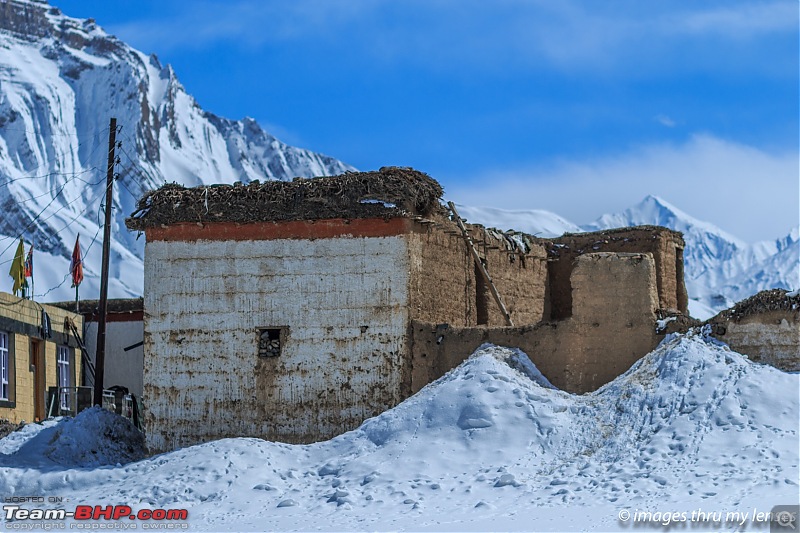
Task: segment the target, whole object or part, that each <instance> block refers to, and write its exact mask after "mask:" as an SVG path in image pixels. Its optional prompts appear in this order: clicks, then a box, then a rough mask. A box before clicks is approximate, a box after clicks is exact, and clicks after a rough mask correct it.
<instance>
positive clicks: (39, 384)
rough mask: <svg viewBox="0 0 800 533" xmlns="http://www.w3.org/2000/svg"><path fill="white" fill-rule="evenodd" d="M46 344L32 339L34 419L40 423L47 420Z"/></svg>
mask: <svg viewBox="0 0 800 533" xmlns="http://www.w3.org/2000/svg"><path fill="white" fill-rule="evenodd" d="M44 361H45V360H44V342H42V341H40V340H35V339H31V370H32V371H33V419H34V421H35V422H40V421H42V420H44V419H45V408H46V405H45V404H46V401H47V399H46V396H45V384H46V368H45V363H44Z"/></svg>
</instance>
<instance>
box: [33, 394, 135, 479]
mask: <svg viewBox="0 0 800 533" xmlns="http://www.w3.org/2000/svg"><path fill="white" fill-rule="evenodd" d="M44 453H45V455H46V456H47V457H49V458H50V459H52V460H53V461H55V462H57V463H59V464H61V465H64V466H81V467H89V466H103V465H114V464H125V463H130V462H132V461H138V460H139V459H142V458H143V457H145V456H146V455H147V451H146V448H145V444H144V435H143V434H142V433H141V432H140V431H139V430H138V429H136V427H134V425H133V424H131V422H130V420H128V419H127V418H123V417H121V416H119V415H117V414H115V413H112V412H111V411H108V410H107V409H102V408H100V407H98V406H94V407H91V408H89V409H86V410H84V411H82V412H80V413H79V414H78V416H76V417H75V418H72V419H69V418H68V419H64V420H63V421H62V423H61V424H59V425H58V427H57V429H56V431H55V433H54V435H53V437H52V440H51V441H50V443H49V445H48V447H47V448H46V449H45V451H44Z"/></svg>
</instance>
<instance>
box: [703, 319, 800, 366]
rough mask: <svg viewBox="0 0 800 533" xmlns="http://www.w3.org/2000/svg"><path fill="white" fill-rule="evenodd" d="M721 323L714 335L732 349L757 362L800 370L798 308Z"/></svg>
mask: <svg viewBox="0 0 800 533" xmlns="http://www.w3.org/2000/svg"><path fill="white" fill-rule="evenodd" d="M721 325H722V326H723V327H724V329H720V327H719V326H720V325H717V328H716V329H717V332H718V333H717V335H716V336H717V338H718V339H719V340H721V341H722V342H724V343H726V344H727V345H728V346H730V347H731V349H732V350H734V351H736V352H739V353H742V354H745V355H747V356H748V357H749V358H750V359H751V360H752V361H755V362H757V363H764V364H768V365H772V366H774V367H776V368H780V369H781V370H784V371H786V372H800V312H798V311H768V312H765V313H759V314H754V315H750V316H747V317H744V318H742V319H740V320H729V321H727V322H724V323H723V324H721ZM721 331H724V334H723V335H720V334H719V332H721Z"/></svg>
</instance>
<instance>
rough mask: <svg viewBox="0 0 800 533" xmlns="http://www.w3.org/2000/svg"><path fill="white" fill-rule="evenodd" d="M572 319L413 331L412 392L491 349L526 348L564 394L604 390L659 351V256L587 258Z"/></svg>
mask: <svg viewBox="0 0 800 533" xmlns="http://www.w3.org/2000/svg"><path fill="white" fill-rule="evenodd" d="M571 285H572V302H573V313H572V316H571V317H570V318H568V319H564V320H561V321H552V322H546V323H540V324H537V325H533V326H525V327H515V328H491V327H490V328H459V327H449V326H444V325H436V324H430V323H425V322H421V321H414V322H412V324H411V327H410V329H411V334H410V336H411V338H412V371H411V379H412V386H411V388H412V391H417V390H419V389H420V388H422V387H423V386H424V385H425V384H427V383H428V382H430V381H432V380H434V379H437V378H439V377H441V376H442V375H443V374H444V373H445V372H447V371H448V370H450V369H451V368H454V367H455V366H457V365H458V364H460V363H461V362H462V361H463V360H464V359H465V358H466V357H467V356H469V354H471V353H472V352H473V351H474V350H475V349H476V348H477V347H478V346H480V345H481V344H483V343H484V342H491V343H493V344H499V345H502V346H510V347H519V348H521V349H522V350H523V351H524V352H525V353H527V354H528V356H529V357H530V358H531V360H532V361H533V362H534V363H535V364H536V366H537V367H538V368H539V370H540V371H541V372H542V373H543V374H544V375H545V376H546V377H547V378H548V379H549V380H550V381H551V382H552V383H553V385H555V386H556V387H558V388H560V389H562V390H566V391H569V392H575V393H584V392H589V391H592V390H596V389H597V388H599V387H600V386H602V385H604V384H605V383H608V382H609V381H611V380H613V379H614V378H615V377H617V376H619V375H620V374H622V373H623V372H625V371H626V370H627V369H628V368H630V366H631V365H632V364H633V363H634V362H636V361H637V360H638V359H639V358H641V357H642V356H643V355H645V354H646V353H648V352H649V351H650V350H652V349H653V348H654V347H655V346H656V345H657V344H658V341H659V340H660V338H661V336H659V335H657V334H656V333H655V321H656V313H655V311H656V309H657V308H658V303H659V302H658V295H657V290H656V273H655V262H654V259H653V256H652V254H649V253H645V254H616V253H592V254H586V255H583V256H579V257H578V258H576V259H575V265H574V267H573V271H572V277H571Z"/></svg>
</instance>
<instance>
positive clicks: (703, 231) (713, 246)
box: [458, 196, 800, 318]
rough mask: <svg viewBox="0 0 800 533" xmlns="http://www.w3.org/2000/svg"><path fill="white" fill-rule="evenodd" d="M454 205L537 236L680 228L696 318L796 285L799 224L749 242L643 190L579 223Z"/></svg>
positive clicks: (471, 217)
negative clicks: (629, 202)
mask: <svg viewBox="0 0 800 533" xmlns="http://www.w3.org/2000/svg"><path fill="white" fill-rule="evenodd" d="M458 209H459V214H461V216H463V217H464V218H466V219H467V220H468V221H470V222H474V223H479V224H483V225H485V226H490V227H496V228H500V229H512V228H513V229H517V230H520V231H525V232H528V233H532V234H536V235H539V236H541V237H552V236H557V235H561V234H562V233H565V232H580V231H597V230H601V229H608V228H620V227H626V226H639V225H646V224H652V225H659V226H665V227H668V228H672V229H674V230H678V231H681V232H683V236H684V239H685V241H686V249H685V251H684V261H685V279H686V289H687V291H688V293H689V297H690V298H691V299H692V301H691V302H690V306H689V307H690V311H691V312H692V314H693V316H696V317H697V318H708V317H710V316H712V315H713V314H716V312H718V311H721V310H722V309H726V308H728V307H730V306H731V305H733V304H734V303H736V302H737V301H740V300H743V299H744V298H747V297H748V296H752V295H753V294H755V293H757V292H759V291H761V290H764V289H775V288H783V289H797V288H800V230H798V228H794V229H793V230H792V231H791V232H790V233H789V234H788V235H786V236H785V237H783V238H781V239H776V240H774V241H765V242H759V243H755V244H748V243H745V242H744V241H742V240H741V239H738V238H737V237H734V236H733V235H731V234H729V233H727V232H725V231H723V230H721V229H720V228H718V227H716V226H715V225H713V224H711V223H709V222H704V221H702V220H698V219H696V218H694V217H693V216H691V215H689V214H687V213H685V212H683V211H681V210H680V209H678V208H677V207H675V206H674V205H672V204H670V203H669V202H667V201H665V200H663V199H661V198H658V197H656V196H647V197H646V198H645V199H644V200H642V201H641V202H640V203H638V204H637V205H635V206H633V207H630V208H628V209H626V210H625V211H623V212H621V213H615V214H606V215H603V216H601V217H600V218H598V219H597V220H596V221H595V222H593V223H591V224H586V225H584V226H580V227H579V226H577V225H575V224H573V223H572V222H569V221H568V220H566V219H564V218H563V217H560V216H558V215H556V214H554V213H550V212H548V211H541V210H529V211H507V210H503V209H497V208H475V207H466V206H460V207H459V208H458Z"/></svg>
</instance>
